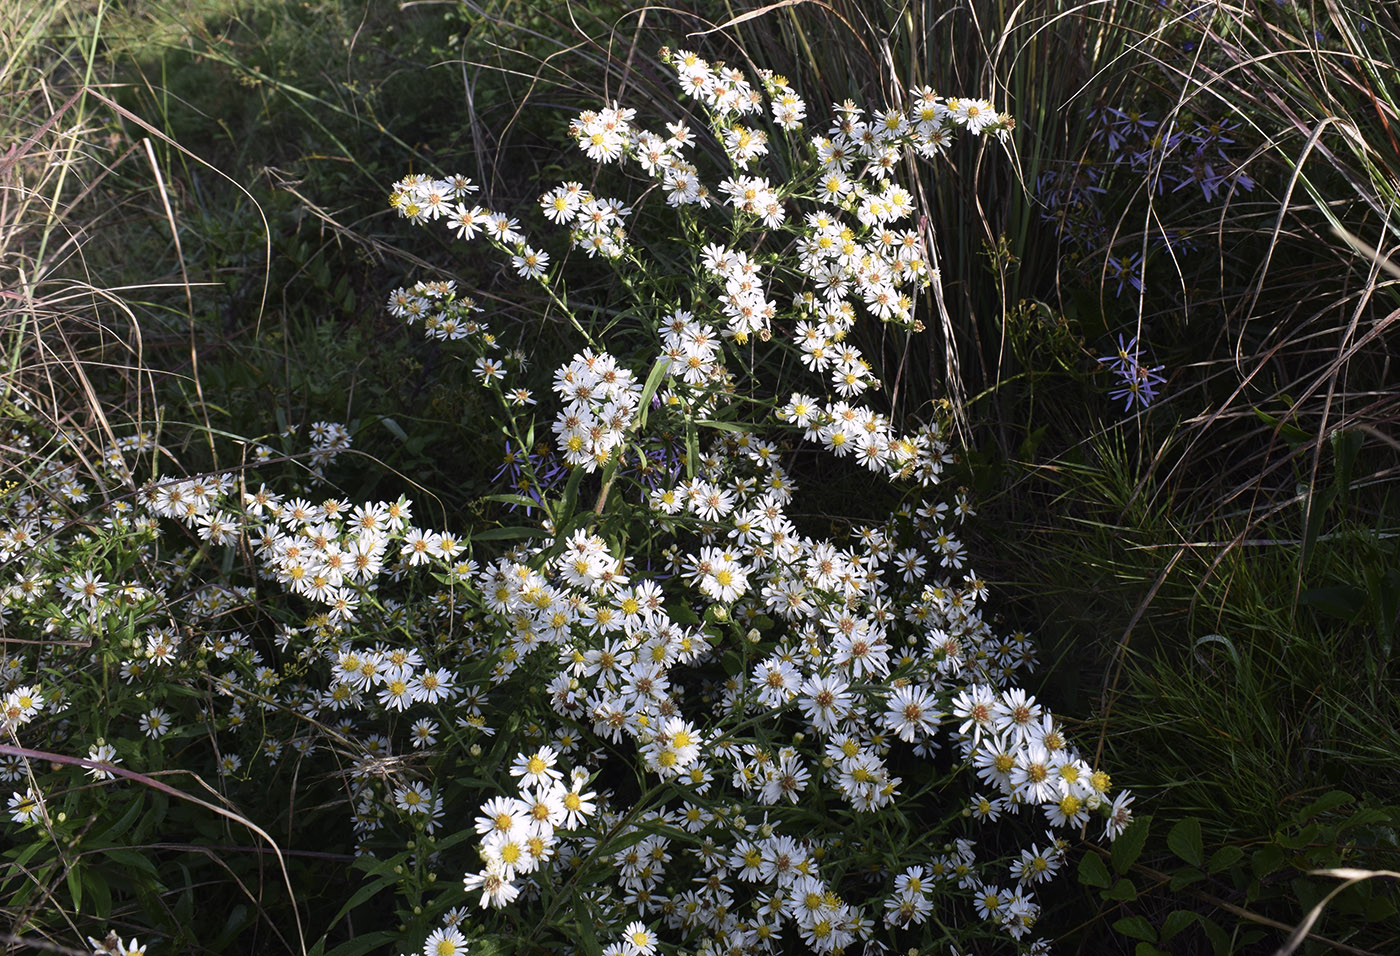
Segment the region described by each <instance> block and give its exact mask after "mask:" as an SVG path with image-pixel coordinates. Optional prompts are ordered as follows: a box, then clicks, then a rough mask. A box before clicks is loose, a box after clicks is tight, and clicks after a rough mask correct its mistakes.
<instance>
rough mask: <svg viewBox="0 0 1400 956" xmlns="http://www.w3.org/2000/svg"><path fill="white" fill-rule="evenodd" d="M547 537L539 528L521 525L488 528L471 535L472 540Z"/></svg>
mask: <svg viewBox="0 0 1400 956" xmlns="http://www.w3.org/2000/svg"><path fill="white" fill-rule="evenodd" d="M547 537H549V536H548V535H547V534H545V533H544V531H542V530H541V529H539V528H527V527H525V526H523V525H511V526H510V527H508V528H490V529H488V530H486V531H478V532H477V533H476V534H474V535H472V540H473V541H506V540H509V539H511V538H547Z"/></svg>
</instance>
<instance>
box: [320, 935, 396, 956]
mask: <svg viewBox="0 0 1400 956" xmlns="http://www.w3.org/2000/svg"><path fill="white" fill-rule="evenodd" d="M398 942H399V937H398V934H397V933H391V932H389V931H388V930H380V931H379V932H375V933H366V934H365V935H363V936H356V937H355V938H354V939H350V940H346V941H345V942H343V943H341V944H340V945H339V946H337V947H336V948H335V949H333V950H331V951H330V952H329V953H327V954H326V956H364V954H365V953H376V952H389V951H390V949H392V947H393V945H394V944H397V943H398Z"/></svg>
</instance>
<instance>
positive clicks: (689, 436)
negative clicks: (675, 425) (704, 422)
mask: <svg viewBox="0 0 1400 956" xmlns="http://www.w3.org/2000/svg"><path fill="white" fill-rule="evenodd" d="M698 467H700V438H699V436H698V435H697V434H696V433H695V420H694V419H687V420H686V423H685V476H686V477H687V478H694V477H695V469H696V468H698Z"/></svg>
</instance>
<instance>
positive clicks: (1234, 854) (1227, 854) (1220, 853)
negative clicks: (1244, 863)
mask: <svg viewBox="0 0 1400 956" xmlns="http://www.w3.org/2000/svg"><path fill="white" fill-rule="evenodd" d="M1243 856H1244V850H1242V849H1240V848H1239V847H1237V846H1222V847H1221V848H1220V849H1218V850H1216V851H1215V852H1214V853H1212V854H1211V855H1210V861H1209V862H1207V863H1206V872H1207V873H1219V872H1220V871H1221V870H1227V869H1229V868H1230V867H1232V866H1234V865H1235V864H1236V863H1238V862H1239V861H1240V859H1241V858H1242V857H1243Z"/></svg>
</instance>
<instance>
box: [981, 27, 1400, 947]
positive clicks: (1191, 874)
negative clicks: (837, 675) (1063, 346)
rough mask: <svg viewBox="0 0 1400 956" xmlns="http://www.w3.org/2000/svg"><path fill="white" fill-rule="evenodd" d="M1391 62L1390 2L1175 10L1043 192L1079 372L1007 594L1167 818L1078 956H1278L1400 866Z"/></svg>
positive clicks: (1370, 897)
mask: <svg viewBox="0 0 1400 956" xmlns="http://www.w3.org/2000/svg"><path fill="white" fill-rule="evenodd" d="M1397 43H1400V39H1398V38H1397V32H1396V23H1395V21H1394V17H1393V14H1392V13H1391V12H1390V11H1389V9H1388V8H1386V7H1384V6H1382V5H1359V6H1345V5H1328V6H1326V7H1320V6H1319V7H1316V8H1313V7H1309V6H1307V5H1301V4H1297V5H1295V4H1258V5H1253V4H1248V5H1196V4H1176V5H1164V6H1162V7H1161V8H1160V9H1159V11H1158V27H1157V28H1155V29H1154V30H1152V31H1151V32H1150V33H1144V34H1142V35H1141V37H1140V39H1139V40H1138V41H1137V42H1135V43H1134V44H1133V50H1134V54H1133V57H1132V58H1127V57H1125V58H1124V60H1123V61H1122V65H1123V66H1125V67H1130V68H1131V70H1132V73H1133V75H1134V76H1135V77H1136V79H1135V83H1136V85H1135V86H1132V85H1130V86H1129V87H1127V88H1126V89H1125V90H1124V91H1123V92H1125V93H1127V94H1128V95H1127V98H1126V99H1123V98H1120V97H1112V98H1111V97H1109V96H1100V95H1099V94H1098V92H1097V87H1096V86H1094V85H1089V86H1087V87H1086V88H1085V90H1084V97H1085V101H1086V102H1093V103H1095V104H1096V107H1097V108H1096V109H1095V110H1094V111H1093V113H1092V116H1093V117H1094V123H1095V130H1094V132H1093V133H1092V135H1091V136H1090V137H1089V140H1088V144H1087V149H1086V151H1085V153H1084V154H1083V155H1081V156H1080V157H1078V158H1077V159H1076V160H1075V161H1074V162H1073V163H1071V164H1069V165H1067V166H1066V167H1065V173H1064V174H1063V175H1062V176H1061V177H1059V179H1058V180H1048V181H1047V182H1049V183H1051V184H1052V185H1053V183H1055V182H1059V183H1060V184H1062V185H1061V186H1058V187H1055V188H1053V189H1052V190H1051V191H1049V192H1046V193H1043V194H1042V195H1043V196H1044V197H1045V198H1046V200H1047V202H1046V205H1047V209H1046V215H1047V216H1050V217H1051V220H1050V221H1053V224H1054V227H1055V229H1056V233H1057V236H1058V237H1059V240H1060V242H1061V247H1062V248H1063V249H1065V250H1066V251H1067V252H1068V254H1069V255H1068V257H1067V258H1066V264H1067V266H1069V267H1068V268H1066V269H1064V270H1063V274H1062V285H1061V288H1060V289H1059V290H1058V292H1057V294H1056V295H1055V296H1054V297H1051V298H1047V299H1045V300H1044V301H1043V303H1042V304H1041V305H1040V306H1038V308H1039V309H1040V310H1041V312H1042V314H1043V315H1044V316H1046V317H1047V319H1048V320H1049V324H1050V325H1051V326H1052V327H1053V328H1054V329H1055V330H1056V331H1055V332H1054V334H1053V335H1052V336H1049V337H1047V338H1042V339H1041V342H1042V344H1041V345H1040V346H1039V347H1040V348H1041V350H1042V352H1041V354H1044V350H1045V349H1047V348H1051V347H1054V345H1055V342H1056V341H1065V340H1067V341H1068V342H1069V343H1070V344H1071V345H1072V347H1073V349H1074V351H1076V352H1077V356H1073V355H1072V357H1071V361H1069V362H1067V363H1065V367H1064V368H1063V371H1062V373H1061V374H1058V375H1057V376H1055V377H1054V378H1048V377H1047V379H1046V380H1045V385H1046V387H1045V388H1043V389H1035V391H1041V392H1042V393H1043V396H1042V399H1041V401H1042V402H1043V401H1045V400H1047V399H1049V398H1050V396H1051V395H1053V401H1055V402H1056V403H1057V404H1056V405H1055V413H1054V414H1050V415H1046V414H1038V413H1036V412H1035V411H1034V410H1032V411H1031V412H1030V413H1029V414H1028V416H1027V418H1026V420H1025V424H1024V425H1023V426H1021V429H1020V430H1019V432H1010V433H1009V434H1008V433H1007V432H1006V431H1003V434H1008V437H1011V438H1012V441H1011V442H1009V443H1005V444H1003V446H1002V453H1003V454H1005V455H1006V456H1007V458H1008V459H1009V460H1010V462H1011V464H1010V466H1009V467H1010V470H1009V471H1008V472H1007V474H1008V477H1010V478H1011V479H1012V480H1011V481H1010V482H1008V484H1007V485H1006V486H1005V487H1006V491H1005V492H1004V493H1003V494H1002V495H1000V496H999V497H997V498H996V499H995V500H994V501H992V502H989V503H988V506H987V509H986V511H988V512H993V511H994V512H996V513H997V514H998V516H999V517H1001V518H1005V519H1009V520H1010V523H1009V525H1007V527H1006V530H1007V532H1008V534H1007V535H1006V536H1004V537H1003V536H1000V535H998V536H997V540H998V542H999V546H995V547H991V548H988V553H990V554H993V555H995V556H1005V557H1007V558H1009V559H1010V560H1009V561H1008V563H1006V564H1004V565H1001V564H999V565H996V566H995V567H994V569H993V571H992V572H991V573H992V576H993V577H994V578H1003V577H1004V578H1008V579H1019V580H1021V581H1023V582H1024V587H1023V588H1013V589H1012V590H1014V591H1016V592H1018V593H1019V594H1020V595H1021V598H1020V602H1021V603H1020V612H1019V613H1024V614H1025V615H1026V619H1027V620H1033V621H1043V622H1046V624H1045V625H1044V628H1045V629H1049V630H1052V631H1055V632H1058V633H1059V634H1060V635H1062V636H1060V637H1058V638H1056V637H1049V636H1047V638H1046V643H1047V647H1048V648H1049V649H1050V650H1049V653H1050V654H1052V655H1053V657H1054V659H1055V660H1057V661H1059V662H1068V660H1070V659H1071V656H1072V657H1073V659H1074V660H1075V661H1076V669H1075V670H1071V669H1070V668H1068V667H1065V666H1060V667H1052V668H1051V675H1052V676H1051V680H1052V682H1053V684H1054V685H1056V687H1057V690H1054V691H1051V690H1049V689H1047V693H1049V694H1050V695H1051V696H1052V698H1053V697H1059V696H1063V697H1064V699H1065V700H1066V701H1067V702H1079V703H1081V704H1084V705H1085V707H1084V709H1086V710H1087V709H1088V707H1087V702H1088V701H1089V700H1092V699H1097V700H1098V701H1099V702H1100V703H1099V707H1098V715H1099V717H1100V719H1102V720H1103V721H1104V722H1105V723H1104V726H1105V728H1106V729H1105V731H1104V736H1103V738H1102V743H1101V745H1100V746H1101V748H1102V752H1103V753H1106V754H1115V755H1117V756H1116V760H1115V762H1121V763H1122V764H1129V765H1132V766H1135V767H1141V768H1143V774H1144V777H1147V778H1151V779H1152V780H1154V781H1155V783H1154V784H1153V786H1152V791H1153V795H1154V796H1153V800H1152V804H1151V805H1150V807H1149V810H1150V812H1152V813H1153V814H1154V815H1155V817H1156V818H1157V820H1158V821H1162V820H1164V819H1165V820H1169V821H1171V823H1170V824H1169V825H1163V824H1162V823H1161V822H1158V823H1157V824H1155V825H1154V828H1153V830H1154V833H1155V834H1157V835H1158V836H1159V837H1165V838H1168V839H1167V841H1166V843H1165V844H1163V843H1162V842H1160V841H1158V842H1157V843H1156V849H1155V851H1154V850H1153V849H1152V844H1151V843H1149V848H1148V849H1149V852H1148V857H1147V858H1146V859H1145V863H1146V865H1147V870H1144V871H1143V872H1141V873H1139V875H1138V877H1137V883H1136V885H1135V886H1134V887H1133V888H1132V891H1131V893H1129V892H1128V891H1127V890H1126V889H1125V890H1124V891H1123V892H1122V893H1116V892H1115V891H1114V890H1113V888H1112V887H1111V886H1109V885H1108V884H1104V885H1103V891H1102V892H1101V893H1100V892H1097V891H1096V892H1095V893H1094V900H1093V902H1094V905H1095V907H1096V909H1097V914H1098V915H1099V916H1100V917H1107V918H1100V919H1097V920H1095V921H1094V923H1092V924H1091V927H1098V929H1092V928H1091V929H1090V930H1089V931H1088V934H1089V935H1087V936H1086V938H1085V942H1084V943H1082V945H1083V946H1084V947H1086V949H1085V951H1096V950H1095V947H1097V946H1100V945H1103V944H1102V943H1100V942H1097V940H1098V939H1101V938H1102V935H1101V934H1099V929H1102V930H1104V931H1106V929H1107V924H1109V923H1113V924H1114V925H1115V926H1116V927H1117V929H1118V930H1119V931H1120V932H1125V933H1128V935H1129V936H1130V937H1131V938H1133V939H1136V940H1140V941H1142V944H1143V945H1145V946H1149V947H1152V946H1158V947H1162V948H1165V949H1169V950H1171V949H1173V948H1174V947H1176V946H1183V945H1189V946H1195V947H1201V948H1205V947H1209V948H1210V949H1213V950H1214V951H1216V952H1234V951H1241V952H1273V951H1274V949H1275V948H1276V947H1277V946H1278V945H1279V944H1280V943H1281V942H1282V940H1283V939H1284V938H1285V937H1287V936H1288V932H1289V930H1290V929H1291V928H1292V925H1293V923H1294V922H1295V921H1296V920H1297V919H1298V918H1299V917H1300V916H1301V914H1302V913H1303V912H1304V911H1306V910H1307V909H1308V907H1309V906H1311V905H1312V904H1313V903H1314V902H1316V901H1318V900H1320V899H1321V898H1322V897H1323V896H1324V895H1325V894H1327V893H1328V892H1329V891H1330V890H1332V889H1333V888H1334V887H1335V885H1336V880H1335V879H1334V878H1332V877H1329V876H1320V875H1309V874H1310V872H1311V871H1313V870H1322V869H1327V868H1335V867H1338V866H1354V867H1359V868H1362V869H1373V870H1388V869H1389V870H1393V869H1394V862H1395V859H1396V854H1397V848H1396V843H1395V838H1394V821H1395V818H1396V812H1397V811H1396V807H1395V801H1394V799H1393V793H1394V792H1395V785H1396V783H1397V781H1396V779H1395V776H1394V771H1395V768H1394V763H1393V761H1390V760H1388V759H1386V758H1385V757H1384V756H1383V755H1384V754H1386V753H1389V752H1391V751H1392V750H1393V748H1394V746H1395V741H1394V739H1393V734H1392V733H1391V732H1390V730H1391V728H1392V727H1393V726H1394V716H1395V714H1394V710H1395V701H1396V685H1395V677H1394V674H1393V673H1392V670H1391V668H1390V667H1389V665H1388V659H1389V657H1390V648H1391V647H1392V644H1393V642H1392V638H1391V635H1392V634H1393V632H1394V629H1395V626H1396V603H1395V602H1396V595H1397V593H1400V592H1397V590H1396V583H1397V582H1396V579H1395V577H1394V570H1393V569H1394V549H1393V543H1392V537H1393V534H1394V531H1395V511H1394V501H1393V499H1392V496H1391V494H1390V490H1389V489H1390V486H1391V483H1392V481H1393V476H1394V470H1395V447H1396V446H1395V441H1394V436H1393V435H1392V432H1393V423H1394V421H1395V419H1396V411H1397V408H1396V401H1395V394H1394V391H1393V389H1392V388H1391V387H1390V381H1389V379H1390V371H1389V370H1390V367H1391V361H1392V358H1393V355H1392V352H1393V348H1392V346H1391V344H1390V341H1389V338H1390V337H1389V336H1388V334H1387V333H1388V330H1389V327H1390V325H1391V323H1392V322H1393V321H1394V316H1395V314H1396V313H1395V307H1396V303H1395V302H1394V301H1393V298H1394V294H1395V293H1394V273H1393V271H1392V268H1391V266H1390V262H1389V253H1388V252H1387V251H1386V250H1387V249H1388V247H1389V244H1390V242H1391V239H1390V238H1389V237H1390V236H1391V234H1392V232H1393V229H1392V224H1391V221H1392V219H1393V215H1394V212H1395V195H1396V192H1395V190H1396V183H1397V180H1396V171H1395V168H1394V146H1393V143H1392V133H1391V132H1390V129H1391V128H1392V126H1393V120H1394V116H1395V100H1394V96H1393V85H1394V74H1393V70H1392V69H1391V68H1390V67H1388V66H1387V65H1386V64H1389V63H1393V62H1394V54H1395V52H1396V47H1397ZM1109 81H1110V82H1111V81H1112V80H1111V78H1110V79H1109ZM1120 96H1121V94H1120ZM1069 184H1078V185H1077V186H1075V187H1074V188H1075V189H1078V193H1077V194H1074V193H1072V192H1066V191H1065V190H1066V189H1068V188H1069ZM1067 197H1068V198H1069V199H1070V201H1068V202H1067V201H1066V198H1067ZM1052 199H1053V202H1051V201H1050V200H1052ZM1075 262H1078V263H1080V264H1081V265H1080V266H1079V267H1078V268H1076V267H1074V263H1075ZM1086 316H1100V317H1102V321H1101V322H1100V321H1098V320H1097V319H1095V320H1094V321H1089V320H1087V319H1086ZM1060 336H1064V338H1059V337H1060ZM1051 382H1053V383H1054V391H1053V392H1052V391H1051V390H1050V388H1049V386H1050V384H1051ZM1042 407H1043V406H1042ZM1066 409H1071V410H1072V411H1070V413H1069V414H1066ZM1067 423H1074V424H1075V426H1076V427H1074V428H1066V427H1065V426H1066V424H1067ZM1083 423H1088V425H1089V427H1088V428H1087V429H1086V428H1084V427H1082V425H1083ZM1002 428H1003V430H1005V429H1006V424H1005V423H1004V422H1003V424H1002ZM1018 439H1019V443H1018V442H1017V440H1018ZM1017 461H1019V462H1020V464H1019V465H1018V464H1017V463H1016V462H1017ZM996 526H997V525H996V524H995V523H990V524H988V525H987V527H992V528H994V527H996ZM982 547H985V544H979V549H980V548H982ZM994 560H995V558H994ZM1086 594H1087V596H1088V600H1086ZM1076 674H1078V675H1079V676H1076ZM1071 706H1073V704H1072V703H1071ZM1358 718H1359V722H1358ZM1154 853H1155V857H1154V856H1153V854H1154ZM1149 870H1150V873H1149V872H1148V871H1149ZM1393 904H1394V901H1393V895H1392V894H1391V893H1390V892H1389V887H1387V886H1386V885H1385V882H1384V881H1368V882H1364V883H1360V884H1356V885H1353V886H1348V887H1347V888H1346V890H1345V891H1344V892H1343V893H1342V894H1341V895H1339V896H1338V897H1336V898H1335V899H1333V900H1331V901H1330V903H1329V906H1328V909H1327V912H1326V914H1325V915H1324V916H1323V918H1322V919H1321V921H1320V922H1318V923H1316V924H1314V925H1312V926H1311V932H1312V933H1313V934H1314V936H1315V937H1317V938H1316V939H1313V940H1310V941H1308V942H1307V943H1306V947H1310V948H1312V949H1313V950H1315V951H1319V952H1321V951H1326V950H1327V948H1328V947H1334V948H1339V949H1344V948H1345V947H1347V946H1351V947H1352V949H1353V950H1360V951H1369V952H1384V951H1387V950H1388V949H1390V948H1393V946H1394V942H1395V939H1396V933H1397V926H1396V922H1395V912H1394V905H1393ZM1096 934H1098V935H1096ZM1183 934H1184V935H1183ZM1121 945H1125V946H1126V945H1129V944H1121Z"/></svg>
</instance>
